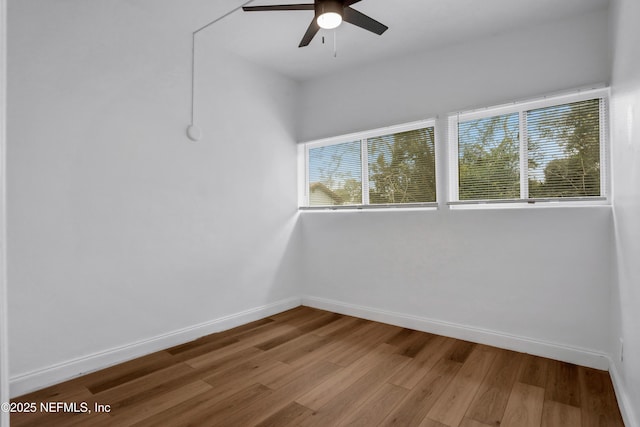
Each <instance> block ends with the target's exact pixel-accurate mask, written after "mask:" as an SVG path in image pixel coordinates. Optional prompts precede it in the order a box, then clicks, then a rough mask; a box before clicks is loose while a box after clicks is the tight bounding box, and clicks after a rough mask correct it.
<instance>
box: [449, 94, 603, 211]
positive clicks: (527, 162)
mask: <svg viewBox="0 0 640 427" xmlns="http://www.w3.org/2000/svg"><path fill="white" fill-rule="evenodd" d="M605 95H606V92H605V91H604V90H599V91H591V92H588V93H582V94H576V95H572V96H565V97H558V98H553V99H545V100H542V101H535V102H529V103H522V104H517V105H512V106H506V107H498V108H488V109H485V110H482V111H474V112H469V113H461V114H456V115H451V116H450V118H449V132H450V172H451V182H450V184H451V187H450V192H451V202H450V204H464V203H478V202H482V203H487V202H512V201H515V202H523V201H526V202H529V203H535V202H538V201H561V200H562V201H582V200H602V199H605V198H606V193H607V191H606V183H607V180H606V174H605V172H606V171H605V165H606V162H605V161H604V160H605V158H606V156H605V154H606V132H605V130H606V98H605Z"/></svg>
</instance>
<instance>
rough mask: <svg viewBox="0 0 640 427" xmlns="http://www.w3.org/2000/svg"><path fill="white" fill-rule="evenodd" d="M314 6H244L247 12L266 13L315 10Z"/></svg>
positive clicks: (243, 8)
mask: <svg viewBox="0 0 640 427" xmlns="http://www.w3.org/2000/svg"><path fill="white" fill-rule="evenodd" d="M314 8H315V6H314V5H312V4H278V5H272V6H243V7H242V10H244V11H245V12H266V11H270V10H314Z"/></svg>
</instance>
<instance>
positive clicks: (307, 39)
mask: <svg viewBox="0 0 640 427" xmlns="http://www.w3.org/2000/svg"><path fill="white" fill-rule="evenodd" d="M318 31H320V26H319V25H318V22H317V20H316V19H315V18H313V19H312V20H311V24H309V28H307V32H306V33H304V36H303V37H302V41H300V45H299V46H298V47H305V46H309V43H311V40H313V37H314V36H315V35H316V34H317V33H318Z"/></svg>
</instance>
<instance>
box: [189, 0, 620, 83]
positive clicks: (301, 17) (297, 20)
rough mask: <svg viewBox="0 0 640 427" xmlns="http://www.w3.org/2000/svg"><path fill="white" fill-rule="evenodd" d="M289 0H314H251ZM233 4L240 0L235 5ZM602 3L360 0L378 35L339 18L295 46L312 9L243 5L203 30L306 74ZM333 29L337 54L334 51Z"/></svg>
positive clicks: (263, 0) (281, 68)
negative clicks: (382, 28) (379, 28)
mask: <svg viewBox="0 0 640 427" xmlns="http://www.w3.org/2000/svg"><path fill="white" fill-rule="evenodd" d="M292 3H312V0H291V1H286V0H282V1H279V0H255V1H254V2H252V3H251V5H252V6H258V5H271V4H292ZM239 4H242V1H239V2H236V3H235V6H237V5H239ZM608 5H609V0H362V1H360V2H359V3H357V4H354V5H353V7H354V8H355V9H357V10H359V11H361V12H363V13H365V14H367V15H369V16H371V17H372V18H374V19H377V20H378V21H380V22H382V23H383V24H385V25H387V26H388V27H389V30H387V32H386V33H384V34H383V35H382V36H378V35H375V34H373V33H369V32H368V31H365V30H362V29H360V28H358V27H355V26H353V25H351V24H346V23H345V24H343V25H341V26H340V27H339V28H338V29H337V30H321V31H320V33H318V35H316V37H315V38H314V39H313V41H312V42H311V45H309V46H308V47H304V48H298V44H299V42H300V39H301V38H302V35H303V34H304V32H305V31H306V29H307V26H308V25H309V22H310V21H311V19H312V18H313V12H312V11H284V12H280V11H278V12H243V11H241V10H238V11H237V12H235V13H233V14H231V15H229V16H227V17H226V18H224V19H222V20H220V21H219V22H217V23H215V24H214V25H212V26H210V27H209V28H208V29H206V30H205V31H203V32H202V33H201V34H202V36H204V37H207V38H209V37H210V40H212V41H213V43H215V44H217V45H219V46H221V47H223V48H225V49H228V50H230V51H232V52H235V53H236V54H238V55H240V56H242V57H244V58H246V59H248V60H250V61H252V62H256V63H259V64H262V65H264V66H267V67H269V68H271V69H273V70H276V71H278V72H280V73H282V74H285V75H287V76H290V77H292V78H295V79H298V80H305V79H309V78H313V77H318V76H321V75H324V74H328V73H332V72H335V71H338V70H342V69H345V68H348V67H353V66H356V65H363V64H367V63H375V62H377V61H384V60H389V59H391V58H393V57H395V56H400V55H406V54H410V53H411V52H416V51H420V50H425V49H433V48H438V47H443V46H447V45H451V44H455V43H460V42H463V41H465V40H471V39H475V38H478V37H486V36H490V35H492V34H498V33H503V32H507V31H510V30H513V29H516V28H520V27H525V26H533V25H539V24H540V23H543V22H546V21H551V20H556V19H563V18H567V17H569V16H575V15H579V14H583V13H588V12H591V11H595V10H598V9H603V8H607V7H608ZM233 7H234V6H233V5H232V6H231V7H230V9H233ZM200 18H201V19H202V18H203V17H202V16H201V17H200ZM215 18H217V16H212V17H211V20H213V19H215ZM205 23H206V22H205ZM323 35H324V36H325V44H324V45H323V44H322V36H323ZM334 35H335V36H336V37H337V57H334V56H333V50H334Z"/></svg>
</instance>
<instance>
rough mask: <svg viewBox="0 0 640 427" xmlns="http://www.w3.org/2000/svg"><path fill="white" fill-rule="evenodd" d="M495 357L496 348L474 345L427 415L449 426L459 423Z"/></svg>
mask: <svg viewBox="0 0 640 427" xmlns="http://www.w3.org/2000/svg"><path fill="white" fill-rule="evenodd" d="M495 358H496V350H494V349H492V348H489V347H486V346H481V345H478V346H476V347H475V348H474V350H473V351H472V352H471V354H470V355H469V356H468V357H467V358H466V361H465V362H464V364H463V365H462V368H460V370H459V371H458V373H457V374H456V376H455V377H454V378H453V380H452V381H451V383H449V385H448V386H447V388H446V390H445V391H444V392H443V393H442V395H441V396H440V398H439V399H438V400H437V401H436V403H435V405H434V406H433V408H431V410H430V411H429V413H428V414H427V417H428V418H431V419H432V420H435V421H438V422H440V423H442V424H446V425H449V426H457V425H459V424H460V422H461V421H462V418H464V414H465V412H466V411H467V408H469V405H470V404H471V401H472V400H473V398H474V396H475V394H476V392H477V391H478V389H479V388H480V384H481V383H482V381H483V379H484V377H485V376H486V375H487V372H489V369H490V368H491V365H492V363H493V361H494V360H495Z"/></svg>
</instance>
